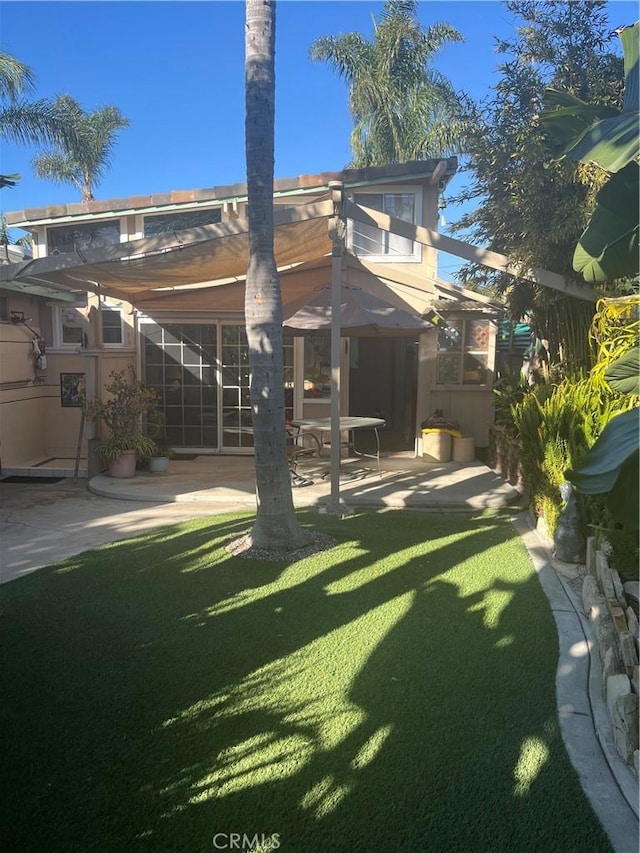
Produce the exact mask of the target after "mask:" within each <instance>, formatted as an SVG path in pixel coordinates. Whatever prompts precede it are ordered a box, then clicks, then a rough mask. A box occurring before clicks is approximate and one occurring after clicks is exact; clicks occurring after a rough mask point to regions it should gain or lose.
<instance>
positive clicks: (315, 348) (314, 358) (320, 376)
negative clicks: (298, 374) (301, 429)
mask: <svg viewBox="0 0 640 853" xmlns="http://www.w3.org/2000/svg"><path fill="white" fill-rule="evenodd" d="M303 394H304V398H305V400H328V399H330V397H331V337H330V336H329V335H306V336H305V339H304V384H303Z"/></svg>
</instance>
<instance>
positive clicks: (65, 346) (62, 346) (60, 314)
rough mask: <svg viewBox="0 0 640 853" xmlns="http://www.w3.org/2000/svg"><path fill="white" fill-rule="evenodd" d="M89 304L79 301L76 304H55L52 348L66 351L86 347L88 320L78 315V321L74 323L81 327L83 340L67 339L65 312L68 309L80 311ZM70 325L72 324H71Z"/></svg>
mask: <svg viewBox="0 0 640 853" xmlns="http://www.w3.org/2000/svg"><path fill="white" fill-rule="evenodd" d="M86 307H87V306H86V305H84V304H82V303H80V302H78V303H76V304H73V303H65V304H64V305H55V306H53V347H52V349H56V350H64V351H66V352H78V351H80V350H83V349H85V348H86V346H85V344H86V325H87V322H86V320H84V319H80V317H78V319H77V322H76V323H75V324H74V327H79V328H80V332H81V340H80V342H78V341H65V340H64V328H65V323H64V313H65V312H66V311H76V312H78V311H79V309H81V308H86ZM69 325H70V324H69Z"/></svg>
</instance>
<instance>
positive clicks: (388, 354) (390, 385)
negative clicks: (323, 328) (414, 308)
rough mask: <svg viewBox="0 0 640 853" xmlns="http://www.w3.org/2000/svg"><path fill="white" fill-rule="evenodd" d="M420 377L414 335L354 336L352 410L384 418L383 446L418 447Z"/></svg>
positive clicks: (381, 444)
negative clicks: (417, 397)
mask: <svg viewBox="0 0 640 853" xmlns="http://www.w3.org/2000/svg"><path fill="white" fill-rule="evenodd" d="M417 379H418V342H417V341H415V340H413V338H410V337H398V338H387V337H375V338H374V337H370V338H369V337H367V338H351V347H350V372H349V414H351V415H356V416H360V417H379V418H384V420H385V421H386V427H385V428H384V429H383V430H381V431H380V446H381V449H382V450H385V451H387V452H391V451H395V452H397V451H401V450H413V449H414V445H415V419H416V392H417ZM365 433H366V431H363V441H364V440H366V435H365ZM358 444H360V436H358Z"/></svg>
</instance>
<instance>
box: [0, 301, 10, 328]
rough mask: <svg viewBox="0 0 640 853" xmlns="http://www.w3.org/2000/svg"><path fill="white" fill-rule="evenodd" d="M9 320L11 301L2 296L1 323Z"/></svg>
mask: <svg viewBox="0 0 640 853" xmlns="http://www.w3.org/2000/svg"><path fill="white" fill-rule="evenodd" d="M8 321H9V303H8V301H7V297H6V296H0V323H7V322H8Z"/></svg>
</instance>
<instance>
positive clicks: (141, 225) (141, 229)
mask: <svg viewBox="0 0 640 853" xmlns="http://www.w3.org/2000/svg"><path fill="white" fill-rule="evenodd" d="M212 212H217V213H218V214H219V216H220V218H219V220H218V221H217V222H209V223H207V225H219V224H220V223H221V222H222V214H223V209H222V207H221V206H220V205H219V204H218V205H213V206H211V207H198V208H187V209H186V210H165V211H162V210H159V211H156V212H155V213H141V214H140V215H139V217H136V219H139V221H138V222H137V223H136V227H137V230H138V233H139V234H140V236H141V237H143V238H147V239H151V238H152V237H159V236H162V235H164V234H173V233H180V232H181V231H189V230H191V229H192V228H206V227H207V226H206V225H188V226H185V227H184V228H172V229H167V230H166V231H162V232H160V233H159V234H146V233H145V223H146V221H147V220H151V219H159V218H160V217H165V218H168V217H170V216H176V217H180V216H185V217H186V216H187V215H189V214H191V215H194V214H197V213H212Z"/></svg>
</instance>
